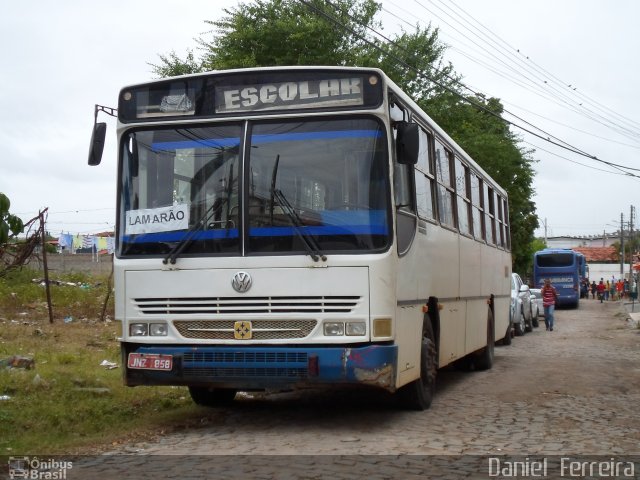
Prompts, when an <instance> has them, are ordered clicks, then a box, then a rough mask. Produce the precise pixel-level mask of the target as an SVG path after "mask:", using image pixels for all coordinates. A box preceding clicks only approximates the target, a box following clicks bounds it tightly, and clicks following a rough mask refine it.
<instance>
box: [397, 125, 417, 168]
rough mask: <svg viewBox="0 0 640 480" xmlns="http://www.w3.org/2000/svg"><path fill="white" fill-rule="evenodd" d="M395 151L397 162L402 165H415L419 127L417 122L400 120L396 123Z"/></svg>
mask: <svg viewBox="0 0 640 480" xmlns="http://www.w3.org/2000/svg"><path fill="white" fill-rule="evenodd" d="M396 152H397V155H398V163H400V164H402V165H415V164H416V163H418V153H419V152H420V127H419V126H418V124H417V123H407V122H401V123H399V124H398V135H397V137H396Z"/></svg>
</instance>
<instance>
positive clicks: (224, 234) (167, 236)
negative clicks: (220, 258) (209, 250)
mask: <svg viewBox="0 0 640 480" xmlns="http://www.w3.org/2000/svg"><path fill="white" fill-rule="evenodd" d="M186 235H187V232H184V231H174V232H157V233H141V234H138V235H125V236H123V237H122V241H123V242H124V243H151V242H154V243H155V242H179V241H181V240H183V239H184V238H185V236H186ZM239 236H240V232H239V231H238V229H237V228H232V229H230V230H201V231H199V232H194V233H193V235H192V237H191V239H192V240H212V239H213V240H216V239H225V238H238V237H239Z"/></svg>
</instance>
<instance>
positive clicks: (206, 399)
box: [189, 386, 236, 407]
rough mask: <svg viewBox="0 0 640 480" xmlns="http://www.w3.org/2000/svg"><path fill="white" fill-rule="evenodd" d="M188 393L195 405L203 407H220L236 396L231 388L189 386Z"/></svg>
mask: <svg viewBox="0 0 640 480" xmlns="http://www.w3.org/2000/svg"><path fill="white" fill-rule="evenodd" d="M189 394H190V395H191V399H192V400H193V401H194V402H195V403H196V405H202V406H203V407H220V406H223V405H229V404H230V403H231V402H233V399H234V398H235V397H236V390H233V389H231V388H212V387H195V386H189Z"/></svg>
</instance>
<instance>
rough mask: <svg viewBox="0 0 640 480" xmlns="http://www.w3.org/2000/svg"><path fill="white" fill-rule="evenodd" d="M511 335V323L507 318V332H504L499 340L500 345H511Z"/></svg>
mask: <svg viewBox="0 0 640 480" xmlns="http://www.w3.org/2000/svg"><path fill="white" fill-rule="evenodd" d="M512 335H513V323H511V320H509V325H508V326H507V333H505V334H504V338H503V339H502V340H500V345H511V339H512V338H513V337H512Z"/></svg>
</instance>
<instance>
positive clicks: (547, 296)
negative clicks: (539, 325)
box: [541, 278, 558, 332]
mask: <svg viewBox="0 0 640 480" xmlns="http://www.w3.org/2000/svg"><path fill="white" fill-rule="evenodd" d="M541 293H542V306H543V307H544V324H545V325H546V327H547V331H549V332H553V312H554V310H555V307H556V300H557V299H558V292H557V291H556V289H555V288H554V286H553V285H551V280H549V279H548V278H546V279H545V280H544V286H543V287H542V290H541Z"/></svg>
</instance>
